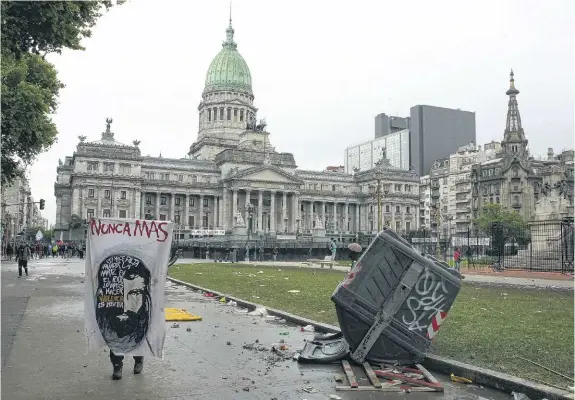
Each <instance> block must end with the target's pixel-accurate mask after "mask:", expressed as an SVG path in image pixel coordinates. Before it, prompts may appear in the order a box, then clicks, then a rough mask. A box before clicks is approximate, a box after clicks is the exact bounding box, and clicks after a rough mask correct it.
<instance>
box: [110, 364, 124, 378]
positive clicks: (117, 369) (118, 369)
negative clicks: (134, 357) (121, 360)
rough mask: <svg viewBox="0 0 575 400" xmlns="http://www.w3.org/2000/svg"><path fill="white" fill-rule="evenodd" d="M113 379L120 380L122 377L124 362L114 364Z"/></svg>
mask: <svg viewBox="0 0 575 400" xmlns="http://www.w3.org/2000/svg"><path fill="white" fill-rule="evenodd" d="M112 379H113V380H115V381H118V380H120V379H122V364H114V373H113V374H112Z"/></svg>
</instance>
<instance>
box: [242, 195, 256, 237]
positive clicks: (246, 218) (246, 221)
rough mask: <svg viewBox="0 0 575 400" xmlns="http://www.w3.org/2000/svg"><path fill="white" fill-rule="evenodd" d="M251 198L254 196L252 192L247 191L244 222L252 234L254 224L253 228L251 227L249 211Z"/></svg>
mask: <svg viewBox="0 0 575 400" xmlns="http://www.w3.org/2000/svg"><path fill="white" fill-rule="evenodd" d="M251 196H252V192H251V190H246V201H245V210H244V211H245V218H244V222H245V223H246V226H247V227H248V229H250V230H251V231H252V232H253V231H254V225H253V222H252V226H251V227H250V222H251V221H250V211H249V205H250V204H251V199H250V198H251Z"/></svg>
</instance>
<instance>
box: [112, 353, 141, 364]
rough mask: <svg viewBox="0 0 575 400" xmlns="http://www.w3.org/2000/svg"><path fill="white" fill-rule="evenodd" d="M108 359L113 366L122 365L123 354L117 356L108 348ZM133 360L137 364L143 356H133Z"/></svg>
mask: <svg viewBox="0 0 575 400" xmlns="http://www.w3.org/2000/svg"><path fill="white" fill-rule="evenodd" d="M110 361H111V362H112V365H114V366H116V365H123V364H124V356H117V355H115V354H114V353H112V350H110ZM134 362H135V363H137V364H140V363H143V362H144V357H142V356H140V357H138V356H134Z"/></svg>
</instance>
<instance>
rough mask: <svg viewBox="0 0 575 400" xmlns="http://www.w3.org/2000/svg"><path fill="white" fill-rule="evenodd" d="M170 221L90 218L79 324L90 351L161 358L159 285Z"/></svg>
mask: <svg viewBox="0 0 575 400" xmlns="http://www.w3.org/2000/svg"><path fill="white" fill-rule="evenodd" d="M173 228H174V224H173V222H168V221H145V220H131V219H113V218H102V219H92V220H91V221H90V225H89V229H88V235H87V242H86V244H87V246H86V279H85V282H86V294H85V299H84V319H85V321H84V323H85V329H86V335H87V337H88V348H89V349H90V350H96V349H100V348H102V347H104V346H108V347H109V348H110V350H111V351H112V352H114V354H116V355H129V356H155V357H160V358H162V357H163V347H164V339H165V337H166V330H165V312H164V288H165V282H166V274H167V271H168V259H169V256H170V247H171V244H172V230H173Z"/></svg>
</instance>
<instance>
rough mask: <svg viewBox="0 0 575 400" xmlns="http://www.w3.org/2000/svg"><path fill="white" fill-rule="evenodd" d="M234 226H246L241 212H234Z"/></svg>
mask: <svg viewBox="0 0 575 400" xmlns="http://www.w3.org/2000/svg"><path fill="white" fill-rule="evenodd" d="M236 226H246V224H245V222H244V218H243V217H242V213H241V212H239V211H238V212H237V213H236Z"/></svg>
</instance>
